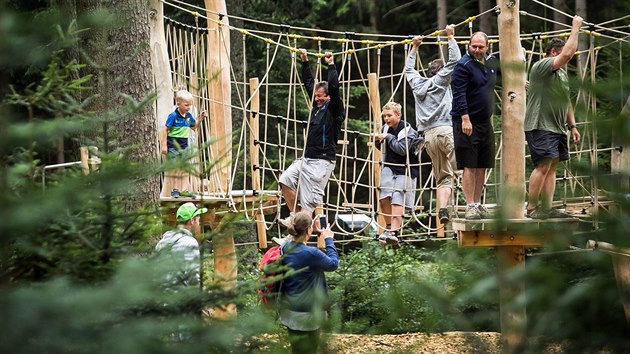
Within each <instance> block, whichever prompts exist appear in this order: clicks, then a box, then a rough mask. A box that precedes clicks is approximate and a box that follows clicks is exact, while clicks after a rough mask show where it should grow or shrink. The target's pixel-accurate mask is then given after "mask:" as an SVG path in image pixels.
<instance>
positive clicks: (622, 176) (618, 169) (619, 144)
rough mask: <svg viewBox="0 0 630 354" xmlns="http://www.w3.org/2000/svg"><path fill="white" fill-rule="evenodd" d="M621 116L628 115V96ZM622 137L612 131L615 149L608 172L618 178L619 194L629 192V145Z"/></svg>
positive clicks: (629, 100)
mask: <svg viewBox="0 0 630 354" xmlns="http://www.w3.org/2000/svg"><path fill="white" fill-rule="evenodd" d="M621 115H622V116H625V117H627V116H628V115H630V96H628V100H627V101H626V105H625V106H624V107H623V109H622V110H621ZM622 135H623V134H620V132H619V131H618V130H617V129H613V131H612V147H613V148H616V149H615V150H612V152H611V156H610V170H611V171H610V172H612V174H613V176H615V175H616V176H619V177H618V186H617V187H618V190H619V191H620V192H623V191H630V179H628V177H627V176H628V172H630V143H629V142H628V141H627V140H625V139H624V137H623V136H622ZM595 207H596V208H597V206H595Z"/></svg>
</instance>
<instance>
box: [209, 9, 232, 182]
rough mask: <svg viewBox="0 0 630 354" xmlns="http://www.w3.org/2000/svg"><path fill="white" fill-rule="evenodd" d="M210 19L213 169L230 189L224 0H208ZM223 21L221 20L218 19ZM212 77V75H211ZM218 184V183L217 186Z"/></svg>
mask: <svg viewBox="0 0 630 354" xmlns="http://www.w3.org/2000/svg"><path fill="white" fill-rule="evenodd" d="M205 4H206V9H207V11H206V16H208V18H209V19H210V20H209V21H208V53H210V55H208V65H207V68H208V72H207V73H206V77H207V78H208V79H209V81H208V89H209V90H208V91H209V92H208V93H209V95H208V96H209V98H210V104H209V107H208V113H209V117H210V121H211V122H212V124H211V127H210V141H212V142H213V143H212V145H211V151H212V153H213V156H212V158H214V159H215V160H216V161H217V162H218V163H217V164H216V165H215V166H214V168H213V171H214V173H215V174H216V175H217V177H218V180H219V183H220V187H221V189H222V190H212V191H211V192H227V191H228V190H229V186H230V178H231V163H232V109H231V108H230V105H231V103H232V93H231V92H232V89H231V83H230V33H229V30H228V27H227V26H228V25H229V19H228V16H221V17H219V16H217V15H216V14H217V13H218V14H226V15H227V8H226V5H225V1H224V0H205ZM217 21H220V22H217ZM210 78H213V79H210ZM215 188H216V187H215Z"/></svg>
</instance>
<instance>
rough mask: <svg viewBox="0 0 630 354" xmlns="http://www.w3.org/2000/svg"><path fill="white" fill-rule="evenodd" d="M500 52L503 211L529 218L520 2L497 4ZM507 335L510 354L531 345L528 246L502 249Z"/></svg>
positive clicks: (502, 296)
mask: <svg viewBox="0 0 630 354" xmlns="http://www.w3.org/2000/svg"><path fill="white" fill-rule="evenodd" d="M497 5H498V6H499V9H500V13H499V16H498V28H499V39H500V40H499V51H500V52H501V73H502V79H503V82H502V86H503V92H502V95H501V114H502V124H501V126H502V129H503V131H502V139H501V141H502V143H501V144H502V145H501V151H502V154H503V158H502V159H501V190H500V200H501V208H500V209H499V216H500V217H503V218H510V219H511V218H515V219H519V218H523V217H524V212H525V208H524V204H525V132H524V121H525V99H526V94H525V78H526V75H527V73H526V67H525V52H524V51H523V47H521V41H520V18H519V8H520V2H519V0H497ZM497 253H498V261H499V264H498V272H499V273H498V275H499V293H500V296H499V298H500V306H501V333H502V334H503V337H502V340H503V343H504V348H505V351H506V352H508V353H515V352H518V350H519V348H521V346H522V345H523V343H524V342H525V338H526V335H525V331H526V328H527V315H526V311H525V305H524V304H525V301H523V300H522V299H521V298H522V297H524V296H525V280H524V279H523V277H522V276H521V275H517V276H513V275H514V273H516V272H517V271H520V270H522V269H521V268H524V267H525V251H524V247H523V246H501V247H497Z"/></svg>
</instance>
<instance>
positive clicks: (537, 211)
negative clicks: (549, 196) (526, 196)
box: [525, 208, 549, 220]
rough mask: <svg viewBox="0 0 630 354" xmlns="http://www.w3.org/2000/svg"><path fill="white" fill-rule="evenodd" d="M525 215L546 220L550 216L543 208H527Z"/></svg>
mask: <svg viewBox="0 0 630 354" xmlns="http://www.w3.org/2000/svg"><path fill="white" fill-rule="evenodd" d="M525 216H526V217H528V218H530V219H539V220H544V219H547V218H548V217H549V214H547V213H545V212H544V211H543V210H542V209H541V208H534V209H527V213H525Z"/></svg>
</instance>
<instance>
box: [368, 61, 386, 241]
mask: <svg viewBox="0 0 630 354" xmlns="http://www.w3.org/2000/svg"><path fill="white" fill-rule="evenodd" d="M368 90H369V92H370V104H371V105H372V122H373V123H374V134H378V133H380V128H381V126H382V125H383V124H382V123H381V94H380V92H379V89H378V77H377V76H376V74H375V73H369V74H368ZM372 168H373V169H374V185H375V186H378V185H380V183H381V151H380V150H378V149H377V148H376V147H375V146H374V143H373V140H372ZM376 198H377V201H376V211H377V213H378V216H377V217H376V223H377V224H378V233H379V234H380V233H381V232H383V226H384V225H385V217H383V215H382V214H381V212H380V209H381V207H380V204H379V203H378V195H377V196H376Z"/></svg>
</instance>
